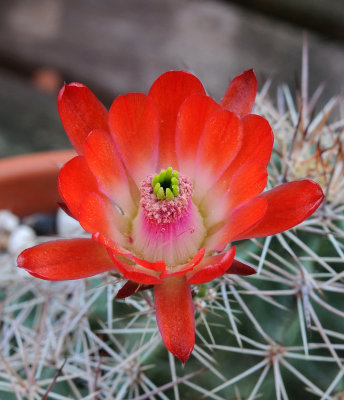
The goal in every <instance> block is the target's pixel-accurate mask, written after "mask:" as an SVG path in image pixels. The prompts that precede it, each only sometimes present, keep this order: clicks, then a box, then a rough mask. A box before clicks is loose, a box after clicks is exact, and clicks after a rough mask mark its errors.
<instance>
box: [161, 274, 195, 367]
mask: <svg viewBox="0 0 344 400" xmlns="http://www.w3.org/2000/svg"><path fill="white" fill-rule="evenodd" d="M154 301H155V309H156V319H157V323H158V326H159V330H160V333H161V336H162V339H163V341H164V343H165V346H166V348H167V350H169V351H170V352H171V353H172V354H173V355H174V356H176V357H177V358H179V360H180V361H181V362H183V363H185V362H186V361H187V360H188V358H189V356H190V354H191V352H192V350H193V348H194V345H195V320H194V308H193V304H192V298H191V291H190V286H189V285H188V284H187V283H186V279H185V278H184V277H181V278H166V279H165V280H164V282H163V283H161V284H160V285H156V286H154Z"/></svg>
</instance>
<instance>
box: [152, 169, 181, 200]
mask: <svg viewBox="0 0 344 400" xmlns="http://www.w3.org/2000/svg"><path fill="white" fill-rule="evenodd" d="M152 187H153V191H154V194H155V196H156V197H157V198H158V199H159V200H173V199H174V198H175V197H176V196H178V194H179V180H178V171H173V169H172V167H168V168H167V169H163V170H161V171H160V174H157V175H155V176H154V177H153V179H152Z"/></svg>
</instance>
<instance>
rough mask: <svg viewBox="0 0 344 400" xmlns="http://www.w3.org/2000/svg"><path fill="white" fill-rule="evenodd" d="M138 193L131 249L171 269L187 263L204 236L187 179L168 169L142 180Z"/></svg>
mask: <svg viewBox="0 0 344 400" xmlns="http://www.w3.org/2000/svg"><path fill="white" fill-rule="evenodd" d="M140 191H141V200H140V209H139V212H138V215H137V216H136V217H135V219H134V221H133V247H134V248H135V250H136V251H138V253H140V254H141V255H142V256H143V257H144V258H145V259H147V260H149V261H158V260H162V261H164V262H165V263H166V264H167V265H168V266H171V267H173V266H176V265H180V264H184V263H187V262H188V261H189V259H190V258H192V257H193V256H194V255H195V253H196V252H197V251H198V249H199V248H200V245H201V243H202V242H203V239H204V237H205V233H206V230H205V228H204V225H203V218H202V217H201V215H200V213H199V211H198V209H197V207H196V206H195V204H194V203H193V201H192V193H193V188H192V183H191V181H190V179H189V178H187V177H185V176H183V175H181V174H179V173H178V172H177V171H173V169H172V168H171V167H170V168H167V169H166V170H163V171H161V172H160V174H157V175H150V176H148V177H147V178H146V179H144V180H143V181H142V183H141V186H140Z"/></svg>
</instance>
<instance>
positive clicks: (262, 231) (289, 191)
mask: <svg viewBox="0 0 344 400" xmlns="http://www.w3.org/2000/svg"><path fill="white" fill-rule="evenodd" d="M259 197H260V198H264V199H266V201H267V204H268V207H267V211H266V214H265V216H264V218H263V219H262V220H261V221H260V222H259V224H257V225H256V226H255V227H253V228H252V229H250V230H249V231H247V232H243V233H242V234H241V235H239V237H238V239H244V238H253V237H263V236H269V235H274V234H276V233H279V232H283V231H285V230H287V229H290V228H292V227H293V226H295V225H297V224H299V223H300V222H302V221H304V220H305V219H306V218H308V217H309V216H310V215H312V214H313V213H314V211H315V210H316V209H317V208H318V207H319V206H320V204H321V202H322V200H323V198H324V194H323V192H322V190H321V187H320V186H319V185H318V184H317V183H315V182H313V181H311V180H303V181H294V182H288V183H285V184H283V185H280V186H277V187H275V188H274V189H272V190H269V191H267V192H264V193H262V194H261V195H260V196H259Z"/></svg>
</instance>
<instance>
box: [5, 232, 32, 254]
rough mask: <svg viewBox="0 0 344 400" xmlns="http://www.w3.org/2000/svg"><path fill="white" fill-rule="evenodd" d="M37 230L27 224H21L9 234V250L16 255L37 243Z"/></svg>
mask: <svg viewBox="0 0 344 400" xmlns="http://www.w3.org/2000/svg"><path fill="white" fill-rule="evenodd" d="M35 240H36V234H35V231H34V230H33V229H32V228H30V227H29V226H27V225H19V226H18V227H17V228H16V229H15V230H14V231H13V232H12V233H11V234H10V236H9V238H8V242H7V251H8V252H9V253H10V254H13V255H16V254H18V253H20V252H21V251H22V250H25V249H26V248H27V247H30V246H33V245H34V244H35Z"/></svg>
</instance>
